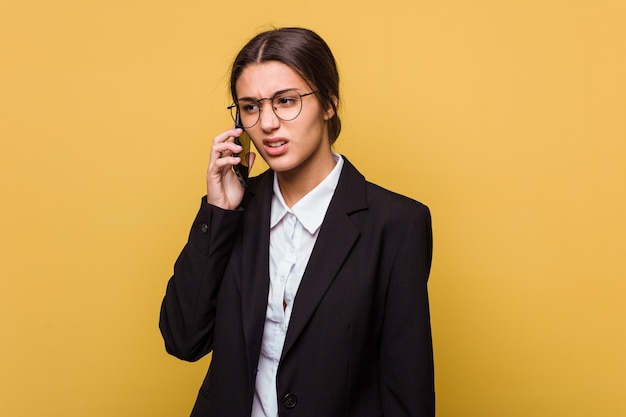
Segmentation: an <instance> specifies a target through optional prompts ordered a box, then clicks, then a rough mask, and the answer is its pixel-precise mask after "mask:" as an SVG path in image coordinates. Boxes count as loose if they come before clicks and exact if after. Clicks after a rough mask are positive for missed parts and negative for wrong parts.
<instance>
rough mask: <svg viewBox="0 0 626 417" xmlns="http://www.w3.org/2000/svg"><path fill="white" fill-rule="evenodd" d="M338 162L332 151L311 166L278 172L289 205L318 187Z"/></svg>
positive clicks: (282, 192) (280, 184)
mask: <svg viewBox="0 0 626 417" xmlns="http://www.w3.org/2000/svg"><path fill="white" fill-rule="evenodd" d="M335 165H336V162H335V158H333V155H332V153H330V152H329V154H328V158H323V159H321V160H319V161H316V162H315V163H314V164H311V166H307V167H300V168H301V169H297V170H292V171H285V172H277V173H276V175H277V178H278V185H279V186H280V193H281V194H282V195H283V199H284V200H285V203H286V204H287V206H288V207H293V205H294V204H296V203H297V202H298V201H300V199H302V197H304V196H305V195H307V194H308V193H309V192H310V191H311V190H313V189H314V188H315V187H317V186H318V185H319V184H320V183H321V182H322V181H324V179H325V178H326V177H327V176H328V174H330V172H331V171H332V170H333V168H334V167H335Z"/></svg>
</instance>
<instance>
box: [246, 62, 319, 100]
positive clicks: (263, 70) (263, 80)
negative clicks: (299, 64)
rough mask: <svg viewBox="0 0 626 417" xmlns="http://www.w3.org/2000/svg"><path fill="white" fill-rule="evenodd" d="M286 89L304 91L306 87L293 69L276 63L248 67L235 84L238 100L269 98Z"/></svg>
mask: <svg viewBox="0 0 626 417" xmlns="http://www.w3.org/2000/svg"><path fill="white" fill-rule="evenodd" d="M288 88H295V89H299V90H304V89H307V88H308V85H307V83H306V81H305V80H304V79H303V78H302V77H301V76H300V74H298V73H297V72H296V71H295V70H294V69H292V68H291V67H289V66H288V65H285V64H283V63H282V62H277V61H268V62H263V63H260V64H250V65H248V66H247V67H246V68H245V69H244V70H243V71H242V72H241V75H240V76H239V78H238V79H237V83H236V84H235V89H236V91H237V97H239V98H242V97H251V98H262V97H270V96H272V95H273V94H274V93H275V92H277V91H280V90H285V89H288Z"/></svg>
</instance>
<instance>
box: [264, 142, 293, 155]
mask: <svg viewBox="0 0 626 417" xmlns="http://www.w3.org/2000/svg"><path fill="white" fill-rule="evenodd" d="M288 143H289V141H288V140H287V139H284V138H269V139H264V140H263V146H264V147H265V152H266V153H267V155H269V156H280V155H282V154H284V153H285V152H287V147H288Z"/></svg>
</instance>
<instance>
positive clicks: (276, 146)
mask: <svg viewBox="0 0 626 417" xmlns="http://www.w3.org/2000/svg"><path fill="white" fill-rule="evenodd" d="M284 144H285V142H271V143H268V144H267V146H269V147H270V148H278V147H279V146H282V145H284Z"/></svg>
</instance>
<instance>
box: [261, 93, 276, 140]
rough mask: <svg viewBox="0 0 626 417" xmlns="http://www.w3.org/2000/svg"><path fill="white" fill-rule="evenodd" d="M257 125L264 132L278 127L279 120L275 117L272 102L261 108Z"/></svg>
mask: <svg viewBox="0 0 626 417" xmlns="http://www.w3.org/2000/svg"><path fill="white" fill-rule="evenodd" d="M259 124H260V125H261V129H263V130H264V131H266V132H270V131H272V130H274V129H277V128H278V127H279V126H280V119H279V118H278V116H276V113H274V109H273V108H272V102H271V101H269V100H268V101H267V103H263V105H262V106H261V112H260V113H259Z"/></svg>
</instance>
